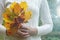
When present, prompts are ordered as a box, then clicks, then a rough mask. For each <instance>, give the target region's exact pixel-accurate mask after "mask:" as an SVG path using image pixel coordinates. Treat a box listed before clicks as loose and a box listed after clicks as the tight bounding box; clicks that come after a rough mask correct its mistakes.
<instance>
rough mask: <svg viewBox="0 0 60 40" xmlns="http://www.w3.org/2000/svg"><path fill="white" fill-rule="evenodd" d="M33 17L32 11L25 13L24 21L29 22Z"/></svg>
mask: <svg viewBox="0 0 60 40" xmlns="http://www.w3.org/2000/svg"><path fill="white" fill-rule="evenodd" d="M31 15H32V12H31V11H27V12H25V20H24V21H28V20H29V19H30V18H31Z"/></svg>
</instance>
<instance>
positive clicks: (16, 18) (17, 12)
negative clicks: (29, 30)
mask: <svg viewBox="0 0 60 40" xmlns="http://www.w3.org/2000/svg"><path fill="white" fill-rule="evenodd" d="M27 9H28V5H27V3H26V2H21V3H17V2H13V3H12V4H11V5H10V6H9V7H8V8H6V9H5V11H4V12H3V14H2V16H3V25H4V26H5V27H6V29H7V30H8V34H9V35H12V34H14V33H15V32H16V31H17V29H18V28H20V27H21V23H26V22H27V21H28V20H29V19H30V18H31V15H32V12H31V11H29V10H27Z"/></svg>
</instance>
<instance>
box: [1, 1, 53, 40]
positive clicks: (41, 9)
mask: <svg viewBox="0 0 60 40" xmlns="http://www.w3.org/2000/svg"><path fill="white" fill-rule="evenodd" d="M13 1H17V2H21V0H7V1H6V2H13ZM22 1H26V2H27V3H28V6H29V9H30V10H31V11H32V13H33V14H32V18H31V19H30V20H29V23H27V24H26V25H28V26H31V27H36V28H37V30H38V33H37V35H35V36H31V37H29V38H27V39H21V38H19V39H18V38H16V37H9V36H6V37H5V40H41V36H42V35H46V34H48V33H50V32H51V31H52V29H53V23H52V19H51V15H50V10H49V6H48V3H47V0H22ZM0 8H1V7H0ZM0 10H1V9H0ZM0 14H1V12H0ZM39 14H40V17H41V18H40V19H41V21H42V24H43V25H42V26H38V20H39ZM0 26H1V25H0ZM1 29H3V30H4V31H5V30H6V29H5V28H3V26H1V27H0V30H1ZM3 30H1V31H2V32H4V31H3Z"/></svg>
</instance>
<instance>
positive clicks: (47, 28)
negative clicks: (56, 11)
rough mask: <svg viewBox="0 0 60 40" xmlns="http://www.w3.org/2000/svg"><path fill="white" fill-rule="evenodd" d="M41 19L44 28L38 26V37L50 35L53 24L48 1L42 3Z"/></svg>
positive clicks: (44, 0)
mask: <svg viewBox="0 0 60 40" xmlns="http://www.w3.org/2000/svg"><path fill="white" fill-rule="evenodd" d="M40 17H41V18H40V19H41V21H42V26H37V29H38V35H46V34H48V33H50V32H51V31H52V29H53V22H52V18H51V15H50V10H49V6H48V3H47V0H42V2H41V8H40Z"/></svg>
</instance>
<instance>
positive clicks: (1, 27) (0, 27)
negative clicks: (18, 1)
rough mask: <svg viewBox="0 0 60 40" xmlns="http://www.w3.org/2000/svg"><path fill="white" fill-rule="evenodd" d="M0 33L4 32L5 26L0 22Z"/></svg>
mask: <svg viewBox="0 0 60 40" xmlns="http://www.w3.org/2000/svg"><path fill="white" fill-rule="evenodd" d="M0 34H6V28H5V27H4V26H2V25H1V24H0Z"/></svg>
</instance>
